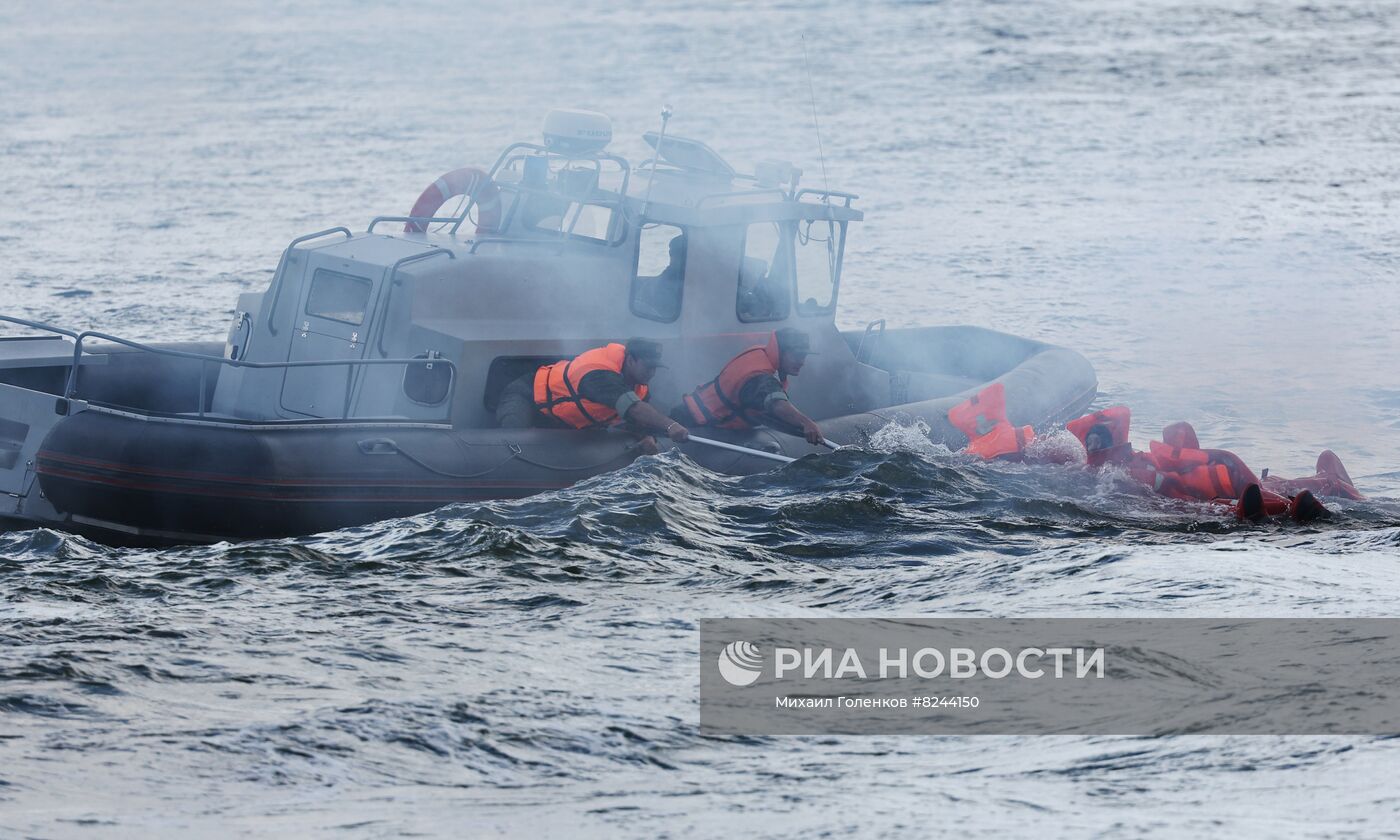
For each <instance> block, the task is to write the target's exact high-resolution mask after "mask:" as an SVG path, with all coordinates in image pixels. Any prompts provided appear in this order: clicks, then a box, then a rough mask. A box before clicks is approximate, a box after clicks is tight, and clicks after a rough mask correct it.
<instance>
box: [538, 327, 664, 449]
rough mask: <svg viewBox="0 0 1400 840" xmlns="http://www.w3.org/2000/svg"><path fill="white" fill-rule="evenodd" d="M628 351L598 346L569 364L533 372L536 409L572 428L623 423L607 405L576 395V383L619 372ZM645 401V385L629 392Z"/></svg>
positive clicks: (612, 345) (614, 346)
mask: <svg viewBox="0 0 1400 840" xmlns="http://www.w3.org/2000/svg"><path fill="white" fill-rule="evenodd" d="M626 357H627V348H626V347H625V346H623V345H621V344H609V345H606V346H604V347H597V348H595V349H593V350H589V351H587V352H585V353H581V354H579V355H578V356H575V357H574V358H573V359H571V360H569V361H560V362H555V363H554V364H552V365H545V366H544V367H542V368H540V369H539V370H537V371H535V408H537V409H539V411H540V413H541V414H543V415H545V416H546V417H553V418H555V419H557V420H561V421H563V422H565V423H567V424H568V425H570V426H573V427H574V428H575V429H593V428H598V427H600V426H609V425H614V424H617V423H621V422H622V418H620V417H618V416H617V412H616V411H615V410H614V409H613V407H612V406H610V405H603V404H602V403H596V402H594V401H592V400H586V399H584V398H583V397H581V396H579V393H578V387H579V383H581V382H583V378H584V377H585V376H587V375H588V374H590V373H592V372H594V371H595V370H610V371H612V372H613V373H617V374H621V373H622V363H623V360H624V359H626ZM632 390H633V391H635V392H636V394H637V396H639V397H641V398H642V399H646V396H647V386H645V385H638V386H636V387H635V388H633V389H632Z"/></svg>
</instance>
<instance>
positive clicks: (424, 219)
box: [365, 216, 461, 233]
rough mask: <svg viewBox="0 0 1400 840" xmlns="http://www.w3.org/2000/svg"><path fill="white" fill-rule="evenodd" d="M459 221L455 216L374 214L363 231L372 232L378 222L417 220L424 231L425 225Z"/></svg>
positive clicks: (425, 229) (425, 230)
mask: <svg viewBox="0 0 1400 840" xmlns="http://www.w3.org/2000/svg"><path fill="white" fill-rule="evenodd" d="M457 221H461V220H460V219H459V218H458V217H457V216H375V217H374V219H373V220H372V221H371V222H370V223H369V227H368V228H366V229H365V233H374V226H375V225H377V224H379V223H380V222H404V223H407V222H418V223H420V224H422V225H424V232H425V233H426V232H427V227H426V226H427V225H445V224H451V223H452V222H457Z"/></svg>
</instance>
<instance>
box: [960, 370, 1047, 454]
mask: <svg viewBox="0 0 1400 840" xmlns="http://www.w3.org/2000/svg"><path fill="white" fill-rule="evenodd" d="M948 422H949V423H952V424H953V427H954V428H956V429H957V430H958V431H960V432H962V433H963V434H965V435H967V451H968V452H971V453H972V454H974V455H978V456H981V457H982V458H985V459H987V460H988V461H990V460H991V459H993V458H996V457H999V456H1001V455H1015V454H1017V453H1019V452H1023V451H1025V448H1026V445H1027V444H1028V443H1030V442H1031V441H1032V440H1034V439H1035V430H1034V429H1032V428H1031V427H1030V426H1013V425H1011V421H1010V420H1008V419H1007V417H1006V386H1005V385H1003V384H1002V383H1000V382H993V383H992V384H991V385H988V386H987V387H986V388H983V389H982V390H981V391H979V392H977V393H976V394H973V395H972V396H971V397H969V398H968V399H967V400H966V401H965V402H962V403H959V404H958V405H955V406H953V407H952V408H950V409H949V410H948Z"/></svg>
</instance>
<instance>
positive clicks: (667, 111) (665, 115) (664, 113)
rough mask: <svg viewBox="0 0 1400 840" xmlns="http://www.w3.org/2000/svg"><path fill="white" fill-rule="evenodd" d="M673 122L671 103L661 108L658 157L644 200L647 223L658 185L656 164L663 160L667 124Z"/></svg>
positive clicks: (648, 181) (643, 207) (648, 180)
mask: <svg viewBox="0 0 1400 840" xmlns="http://www.w3.org/2000/svg"><path fill="white" fill-rule="evenodd" d="M670 121H671V105H670V103H667V104H664V105H662V106H661V134H660V135H659V136H658V137H657V138H656V156H655V157H653V158H652V159H651V177H650V178H648V179H647V194H646V197H645V198H643V199H642V220H643V222H644V223H645V220H646V216H647V209H648V208H649V207H651V188H652V187H653V186H655V184H656V163H657V161H659V160H661V145H662V144H663V143H665V142H666V124H667V123H669V122H670Z"/></svg>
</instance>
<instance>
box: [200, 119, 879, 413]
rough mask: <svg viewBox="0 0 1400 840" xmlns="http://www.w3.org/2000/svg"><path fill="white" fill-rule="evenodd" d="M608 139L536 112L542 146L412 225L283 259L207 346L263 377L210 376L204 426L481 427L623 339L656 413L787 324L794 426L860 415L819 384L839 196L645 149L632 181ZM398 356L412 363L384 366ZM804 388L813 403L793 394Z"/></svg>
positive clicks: (519, 151) (695, 156)
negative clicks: (799, 332)
mask: <svg viewBox="0 0 1400 840" xmlns="http://www.w3.org/2000/svg"><path fill="white" fill-rule="evenodd" d="M611 136H612V131H611V126H610V124H609V123H608V120H607V118H606V117H604V116H602V115H600V114H592V113H589V112H580V111H556V112H552V113H551V114H550V116H549V118H548V120H547V121H546V131H545V138H544V142H543V143H538V144H537V143H514V144H512V145H510V146H509V147H508V148H506V149H505V151H503V152H502V153H501V155H500V156H499V158H498V159H497V160H496V162H495V165H494V166H492V167H491V169H490V170H488V171H485V172H480V171H477V170H457V171H456V172H454V173H449V174H448V175H446V176H444V177H443V179H440V180H439V181H438V182H436V183H435V184H434V185H432V186H430V187H429V188H428V190H427V191H425V193H424V198H422V199H420V201H419V204H418V205H417V207H416V208H415V213H414V214H412V215H409V216H382V217H379V218H376V219H374V220H373V221H372V222H371V224H370V225H369V228H368V230H367V231H365V232H364V233H358V234H354V233H351V232H350V231H349V230H347V229H346V228H335V229H332V230H328V231H321V232H319V233H316V234H312V235H310V236H306V237H301V238H299V239H297V240H296V241H294V242H293V243H292V244H291V245H290V246H289V247H288V248H287V250H286V252H285V253H284V255H283V257H282V260H281V263H280V265H279V266H278V267H277V271H276V273H275V275H274V277H273V280H272V283H271V286H270V288H269V289H268V290H267V291H265V292H261V293H250V294H244V295H242V296H241V297H240V298H239V301H238V309H237V313H236V315H235V317H234V320H233V324H232V327H231V329H230V331H229V335H228V339H227V343H226V346H225V348H224V355H225V356H226V357H227V358H230V359H236V360H241V361H245V362H252V363H265V364H267V365H268V366H266V367H256V366H224V369H223V370H222V371H221V372H220V373H219V378H218V382H217V384H216V387H215V389H214V394H213V399H212V405H211V406H210V411H211V413H212V414H214V415H215V416H223V417H229V418H238V419H245V420H297V419H302V420H312V419H316V418H327V419H339V418H345V417H351V418H386V417H395V418H406V419H410V420H421V421H439V422H441V421H447V422H451V423H452V424H453V425H455V426H458V427H475V428H483V427H489V426H492V425H494V423H495V420H494V410H495V403H496V397H497V396H498V395H499V393H500V391H501V389H502V388H503V387H504V386H505V384H506V383H508V382H509V381H511V380H512V379H514V378H516V377H518V376H520V375H521V374H522V373H525V372H527V371H529V370H533V369H534V368H536V367H538V366H539V365H541V364H548V363H552V362H555V361H558V360H559V359H564V358H570V357H572V356H574V355H577V354H578V353H580V352H583V351H584V350H587V349H590V348H592V347H596V346H599V345H600V344H604V343H607V342H610V341H625V340H626V339H628V338H630V337H633V336H639V337H645V338H651V339H654V340H657V341H659V342H661V344H662V345H663V347H664V353H665V359H664V362H665V364H666V365H667V367H665V368H663V369H661V370H660V371H658V374H657V377H656V379H655V380H653V382H652V391H653V394H654V395H655V396H654V397H653V400H654V402H656V403H657V404H658V406H659V407H660V408H661V409H662V410H663V411H665V410H667V409H668V408H669V407H670V405H671V404H673V403H674V402H675V401H676V400H677V399H679V397H680V396H681V394H682V393H684V392H686V391H688V390H690V389H691V388H693V387H695V386H696V385H697V384H699V383H701V382H704V381H707V380H709V379H710V378H711V377H713V376H714V375H715V374H716V373H717V372H718V370H719V368H720V366H722V365H723V364H724V362H726V361H727V360H728V359H729V358H731V357H732V356H733V355H734V354H735V353H737V352H738V351H740V350H742V349H743V348H745V347H747V346H750V345H753V344H757V343H763V342H764V341H766V340H767V336H768V333H769V332H770V331H771V330H774V329H777V328H779V327H785V326H792V327H798V328H801V329H804V330H806V331H808V332H809V333H810V334H811V336H812V339H813V349H814V350H815V351H816V352H817V354H819V355H813V356H812V357H811V359H810V360H809V362H808V367H807V369H806V370H804V372H803V376H801V377H799V378H798V379H797V380H794V391H795V394H800V397H799V398H800V399H801V400H802V402H801V404H802V405H803V407H804V409H806V410H809V411H811V412H813V413H814V416H817V417H820V416H822V415H823V414H835V413H845V412H849V411H851V410H852V409H858V408H860V406H858V405H855V402H860V401H863V400H862V399H858V398H853V396H852V394H851V393H844V391H849V390H850V389H843V388H833V387H832V380H831V379H830V378H829V377H826V376H824V375H823V369H824V368H829V369H830V370H831V371H832V372H835V371H837V370H838V369H840V368H845V369H847V370H842V371H841V373H842V374H843V376H842V377H841V379H849V378H850V377H849V373H848V369H849V368H850V366H851V365H852V364H853V363H854V358H853V356H852V351H851V348H850V347H849V346H848V344H847V341H846V339H844V338H843V337H842V336H841V334H840V333H839V332H838V331H837V330H836V327H835V322H834V312H835V310H836V304H837V296H838V292H839V289H840V281H841V261H842V254H843V250H844V246H845V240H846V232H847V225H848V224H849V223H850V222H852V221H858V220H860V219H861V218H862V214H861V212H860V211H859V210H856V209H854V208H852V207H851V202H852V200H853V199H855V196H853V195H850V194H849V193H841V192H836V191H831V190H824V189H807V188H801V187H800V186H799V182H800V177H801V170H799V169H797V168H795V167H793V166H792V165H791V164H788V163H783V162H764V163H761V164H759V165H758V166H757V167H755V170H754V173H753V174H740V173H739V172H737V171H736V170H735V169H734V168H733V167H732V166H731V165H730V164H729V163H727V162H726V161H725V160H724V159H723V158H722V157H720V156H719V155H718V154H717V153H716V152H715V151H714V150H712V149H711V148H709V147H708V146H707V145H705V144H704V143H702V142H700V141H698V140H691V139H686V138H681V137H674V136H669V135H666V134H664V133H662V132H649V133H647V134H646V135H644V139H645V140H646V142H647V144H648V145H649V146H650V147H651V148H652V150H653V152H654V155H653V156H652V157H650V158H648V159H647V160H645V161H643V162H642V163H640V164H639V165H637V166H636V167H633V166H632V165H631V164H630V163H629V162H628V161H627V160H625V159H624V158H622V157H620V156H618V155H615V154H612V153H611V152H609V151H608V144H609V141H610V140H611ZM454 192H457V193H461V194H459V195H454V194H453V193H454ZM437 204H442V205H444V206H442V207H438V208H437V209H435V210H434V209H429V210H427V211H426V213H425V214H420V213H419V212H418V210H420V209H421V208H424V207H429V208H431V207H435V206H436V205H437ZM449 205H450V206H449ZM406 359H415V360H421V362H419V363H415V364H407V363H404V362H402V361H400V362H399V363H389V362H390V361H391V360H406ZM371 362H384V363H371ZM444 362H446V363H444ZM285 363H294V364H292V365H290V366H289V365H287V364H285ZM809 372H810V375H809ZM804 380H805V381H808V382H814V383H815V382H817V381H821V382H822V383H823V384H822V386H821V387H812V388H809V389H806V390H807V391H808V393H802V390H803V389H802V382H803V381H804Z"/></svg>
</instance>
